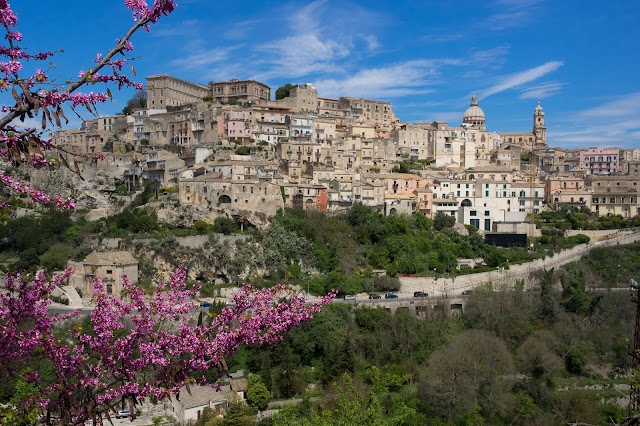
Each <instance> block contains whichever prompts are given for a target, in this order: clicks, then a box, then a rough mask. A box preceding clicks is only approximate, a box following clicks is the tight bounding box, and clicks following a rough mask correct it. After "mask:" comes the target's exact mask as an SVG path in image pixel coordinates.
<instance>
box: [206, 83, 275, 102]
mask: <svg viewBox="0 0 640 426" xmlns="http://www.w3.org/2000/svg"><path fill="white" fill-rule="evenodd" d="M209 88H210V96H211V97H212V98H213V100H214V101H217V102H220V103H221V104H228V103H238V104H252V103H260V104H263V103H266V102H268V101H270V100H271V88H270V87H269V86H267V85H266V84H264V83H260V82H259V81H255V80H236V79H231V80H228V81H219V82H213V83H210V84H209Z"/></svg>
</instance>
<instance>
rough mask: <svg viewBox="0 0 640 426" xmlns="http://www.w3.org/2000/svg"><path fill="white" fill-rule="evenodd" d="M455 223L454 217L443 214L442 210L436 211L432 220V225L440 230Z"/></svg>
mask: <svg viewBox="0 0 640 426" xmlns="http://www.w3.org/2000/svg"><path fill="white" fill-rule="evenodd" d="M455 223H456V218H455V217H453V216H449V215H446V214H444V212H438V213H436V217H435V219H434V220H433V226H434V228H435V229H436V231H442V230H443V229H445V228H451V227H452V226H453V225H455Z"/></svg>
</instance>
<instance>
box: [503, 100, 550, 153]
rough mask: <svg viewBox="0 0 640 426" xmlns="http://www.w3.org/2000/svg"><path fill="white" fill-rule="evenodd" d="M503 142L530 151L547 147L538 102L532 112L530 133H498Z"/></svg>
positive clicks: (544, 128)
mask: <svg viewBox="0 0 640 426" xmlns="http://www.w3.org/2000/svg"><path fill="white" fill-rule="evenodd" d="M500 136H501V137H502V141H503V142H510V143H515V144H518V145H521V146H523V147H527V148H529V149H530V150H531V149H533V148H539V147H543V146H546V145H547V126H546V125H545V123H544V111H543V110H542V107H541V106H540V102H538V106H536V107H535V109H534V111H533V129H532V130H531V132H500Z"/></svg>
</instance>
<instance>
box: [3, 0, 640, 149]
mask: <svg viewBox="0 0 640 426" xmlns="http://www.w3.org/2000/svg"><path fill="white" fill-rule="evenodd" d="M177 2H178V8H177V9H176V11H175V12H174V14H172V15H171V16H169V17H165V18H163V19H162V20H161V22H159V23H158V24H157V25H154V26H152V28H151V32H150V33H146V32H144V31H141V32H139V33H138V34H136V35H135V36H134V39H133V44H134V47H135V50H134V52H133V53H134V56H136V57H137V59H136V61H135V68H136V70H137V74H138V79H139V80H143V79H144V76H146V75H150V74H158V73H167V74H171V75H174V76H176V77H180V78H183V79H185V80H188V81H193V82H199V83H203V84H206V83H207V82H209V81H211V80H214V81H221V80H226V79H229V78H239V79H247V78H250V79H256V80H259V81H262V82H264V83H266V84H268V85H269V86H270V87H271V88H272V92H273V93H275V89H276V88H278V87H279V86H281V85H282V84H284V83H294V84H295V83H307V82H311V83H315V84H316V85H317V87H318V92H319V94H320V96H327V97H339V96H354V97H364V98H370V99H382V100H387V101H391V102H392V103H393V109H394V112H395V114H396V116H398V117H399V118H400V119H402V120H403V121H408V122H415V121H433V120H445V121H448V122H449V123H450V124H452V125H459V124H460V121H461V119H462V114H463V112H464V110H465V109H466V107H467V106H468V104H469V99H470V97H471V94H472V93H473V92H474V91H475V92H476V93H477V95H478V98H479V101H480V106H481V107H482V108H483V109H484V111H485V114H486V117H487V129H488V130H490V131H498V132H499V131H521V130H529V129H530V128H531V125H532V118H531V116H532V113H533V109H534V107H535V106H536V105H537V102H538V101H540V102H541V104H542V106H543V108H544V111H545V113H546V121H547V126H548V138H547V140H548V143H549V144H550V145H552V146H559V147H564V148H575V147H588V146H618V147H625V148H632V147H633V148H640V80H639V79H638V69H639V68H640V50H639V48H638V40H640V2H639V1H637V0H614V1H610V2H602V1H596V0H487V1H484V2H471V1H468V0H466V1H465V0H449V1H441V0H438V1H425V0H423V1H416V0H406V1H404V0H397V1H393V2H389V1H378V0H370V1H362V0H355V1H354V0H318V1H315V2H287V1H253V0H246V1H244V2H243V1H237V0H236V1H230V0H219V1H212V0H177ZM34 3H37V7H34ZM12 6H13V7H14V9H15V10H16V12H17V14H18V17H19V18H20V19H21V22H20V25H19V29H20V30H21V31H22V32H23V34H24V37H25V41H26V44H27V45H28V46H29V47H30V49H31V50H45V49H64V50H65V52H64V53H63V54H60V55H58V56H57V57H56V58H55V59H54V62H55V64H56V69H55V70H54V71H52V73H51V74H52V75H57V76H59V77H60V79H61V80H62V81H64V80H66V79H67V78H68V76H75V75H77V72H78V71H79V70H80V69H85V68H87V67H88V66H89V65H90V64H91V60H92V59H93V58H94V57H95V54H96V53H97V52H105V51H106V50H107V48H108V47H109V46H110V44H112V42H113V40H114V39H115V38H117V37H119V36H120V35H121V34H123V33H124V31H126V29H127V27H128V26H129V25H130V23H131V19H130V13H129V11H128V10H127V9H126V8H125V7H124V5H123V2H122V1H117V0H110V1H100V2H91V4H90V6H88V5H87V2H85V1H79V0H65V1H63V2H49V1H47V2H45V1H36V2H17V1H14V2H13V4H12ZM43 17H46V18H47V19H43ZM131 94H132V92H130V91H127V92H121V93H117V94H115V96H114V100H113V102H112V103H111V104H108V105H105V106H102V107H101V108H100V112H101V113H104V114H109V113H114V112H117V111H119V110H121V109H122V107H123V106H124V105H125V103H126V101H127V99H128V98H129V97H130V96H131Z"/></svg>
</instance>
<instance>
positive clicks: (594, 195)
mask: <svg viewBox="0 0 640 426" xmlns="http://www.w3.org/2000/svg"><path fill="white" fill-rule="evenodd" d="M638 182H640V179H639V178H638V176H600V175H596V174H593V175H587V176H586V177H585V184H586V186H587V187H589V188H590V189H591V210H592V211H594V212H596V213H597V214H598V215H600V216H609V215H620V216H622V217H632V216H636V215H637V214H639V213H640V210H639V207H640V203H639V201H638V187H640V184H639V183H638Z"/></svg>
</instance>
